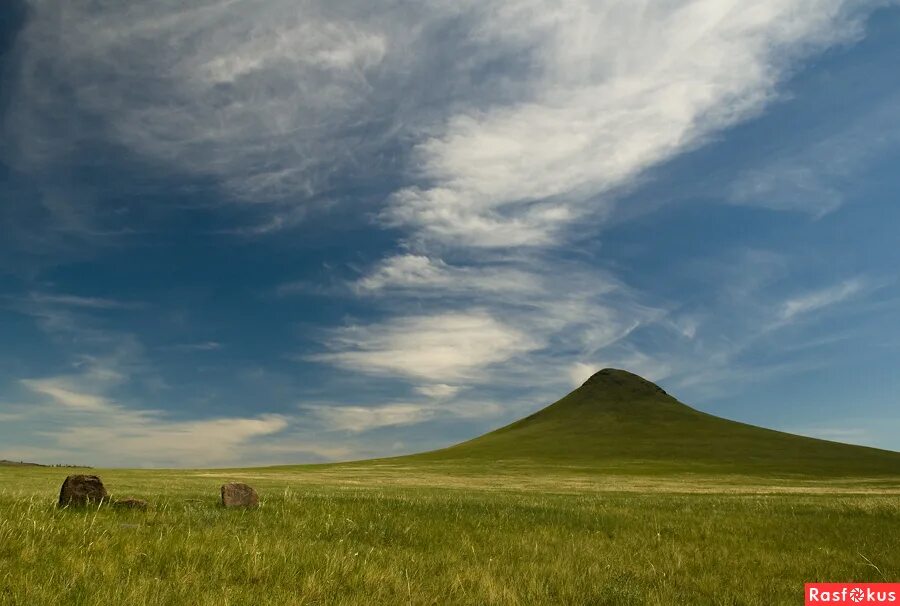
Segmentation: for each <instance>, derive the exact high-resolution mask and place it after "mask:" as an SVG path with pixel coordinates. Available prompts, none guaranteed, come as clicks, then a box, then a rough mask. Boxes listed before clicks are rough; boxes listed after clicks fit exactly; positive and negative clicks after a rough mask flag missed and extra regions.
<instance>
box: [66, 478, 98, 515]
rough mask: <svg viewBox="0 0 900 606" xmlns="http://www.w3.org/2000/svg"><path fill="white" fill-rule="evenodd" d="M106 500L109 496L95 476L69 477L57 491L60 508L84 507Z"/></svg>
mask: <svg viewBox="0 0 900 606" xmlns="http://www.w3.org/2000/svg"><path fill="white" fill-rule="evenodd" d="M107 499H109V494H108V493H107V492H106V488H105V487H104V486H103V482H102V481H101V480H100V478H98V477H97V476H85V475H74V476H69V477H67V478H66V481H65V482H63V485H62V488H60V490H59V506H60V507H67V506H68V507H84V506H85V505H90V504H94V503H101V502H103V501H106V500H107Z"/></svg>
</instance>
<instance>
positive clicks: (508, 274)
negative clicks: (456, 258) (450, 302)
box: [355, 254, 540, 296]
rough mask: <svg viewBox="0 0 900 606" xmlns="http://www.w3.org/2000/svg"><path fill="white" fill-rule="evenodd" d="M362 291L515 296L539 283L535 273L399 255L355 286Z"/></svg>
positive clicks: (531, 289)
mask: <svg viewBox="0 0 900 606" xmlns="http://www.w3.org/2000/svg"><path fill="white" fill-rule="evenodd" d="M355 286H356V289H357V290H358V291H359V292H382V291H385V290H387V291H389V292H391V293H392V294H396V291H415V292H416V293H418V294H429V293H431V294H437V295H441V296H444V295H446V294H447V293H472V292H476V293H479V294H486V293H491V292H497V293H504V294H514V293H527V292H534V291H536V290H538V289H539V288H540V281H539V279H538V277H537V276H535V275H534V274H531V273H528V272H526V271H522V270H519V269H516V268H511V267H504V266H486V267H456V266H452V265H448V264H447V263H445V262H444V261H442V260H441V259H432V258H430V257H427V256H424V255H413V254H406V255H397V256H393V257H388V258H387V259H384V260H383V261H382V262H381V263H379V264H378V265H377V266H376V267H375V268H374V269H373V270H372V272H371V273H369V274H368V275H366V276H365V277H363V278H361V279H360V280H358V281H357V282H356V284H355Z"/></svg>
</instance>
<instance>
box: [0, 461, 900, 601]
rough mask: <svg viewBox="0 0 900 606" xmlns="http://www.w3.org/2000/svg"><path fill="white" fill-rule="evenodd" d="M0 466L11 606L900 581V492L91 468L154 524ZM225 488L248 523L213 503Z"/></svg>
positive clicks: (347, 470) (736, 593)
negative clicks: (63, 502) (248, 506)
mask: <svg viewBox="0 0 900 606" xmlns="http://www.w3.org/2000/svg"><path fill="white" fill-rule="evenodd" d="M72 472H73V471H72V470H60V469H48V468H37V467H30V468H27V467H26V468H2V469H0V486H2V488H0V603H2V604H23V605H26V604H27V605H29V606H31V605H34V604H57V603H66V604H100V603H108V604H125V603H127V604H210V605H212V604H251V603H254V604H323V605H324V604H448V603H449V604H473V605H474V604H550V603H563V604H617V605H618V604H787V603H798V602H799V601H800V600H801V599H802V592H803V583H804V582H805V581H811V580H820V581H826V580H827V581H849V580H856V581H896V580H897V579H900V553H898V550H897V544H898V539H900V480H897V481H895V480H891V479H884V478H882V479H877V480H870V481H849V480H848V481H839V480H830V481H816V480H803V479H799V478H795V479H781V480H772V479H768V478H753V477H736V476H721V477H717V476H696V475H685V474H682V475H676V476H654V475H652V474H651V475H646V474H644V475H640V476H635V475H627V474H622V473H618V474H611V475H604V474H597V473H582V472H581V471H579V470H578V469H577V468H573V469H559V468H546V469H540V468H538V469H532V470H527V469H523V468H521V467H516V466H514V465H513V466H502V465H497V466H495V468H494V469H493V471H485V470H484V469H483V467H480V469H479V470H477V471H476V470H474V469H472V470H468V469H466V467H465V465H464V464H455V465H448V466H443V467H442V466H440V465H429V466H424V465H422V466H416V465H401V464H391V463H378V462H369V463H364V464H356V465H340V466H315V467H290V468H268V469H256V470H254V469H241V470H213V471H208V470H207V471H202V470H200V471H184V470H178V471H141V470H93V471H92V472H91V473H97V474H99V475H101V477H102V478H103V480H104V482H105V483H106V485H107V487H108V488H109V490H110V492H111V493H113V495H114V496H136V497H140V498H146V499H147V500H149V501H151V503H152V509H151V510H150V511H147V512H133V511H116V510H113V509H110V508H107V507H99V508H92V509H87V510H81V511H74V510H58V509H57V508H56V507H55V498H56V494H57V491H58V489H59V485H60V483H61V482H62V479H63V478H64V476H65V475H66V474H67V473H72ZM226 480H239V481H246V482H249V483H251V484H253V485H254V486H255V487H256V488H257V489H258V490H259V492H260V495H261V497H262V499H263V506H262V507H261V508H260V509H259V510H256V511H243V510H224V509H221V508H219V507H218V506H217V493H218V487H219V486H220V485H221V483H222V482H224V481H226Z"/></svg>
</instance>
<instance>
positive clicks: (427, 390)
mask: <svg viewBox="0 0 900 606" xmlns="http://www.w3.org/2000/svg"><path fill="white" fill-rule="evenodd" d="M459 390H460V388H459V387H458V386H456V385H447V384H446V383H435V384H432V385H419V386H418V387H416V391H417V392H419V393H420V394H422V395H423V396H425V397H426V398H434V399H444V398H451V397H453V396H455V395H456V394H457V393H459Z"/></svg>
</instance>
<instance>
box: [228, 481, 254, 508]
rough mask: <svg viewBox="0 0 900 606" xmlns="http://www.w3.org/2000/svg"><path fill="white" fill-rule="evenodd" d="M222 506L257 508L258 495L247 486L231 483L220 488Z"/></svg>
mask: <svg viewBox="0 0 900 606" xmlns="http://www.w3.org/2000/svg"><path fill="white" fill-rule="evenodd" d="M222 505H223V506H225V507H257V506H258V505H259V495H258V494H256V491H255V490H253V488H252V487H250V486H248V485H247V484H241V483H240V482H232V483H230V484H224V485H223V486H222Z"/></svg>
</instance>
